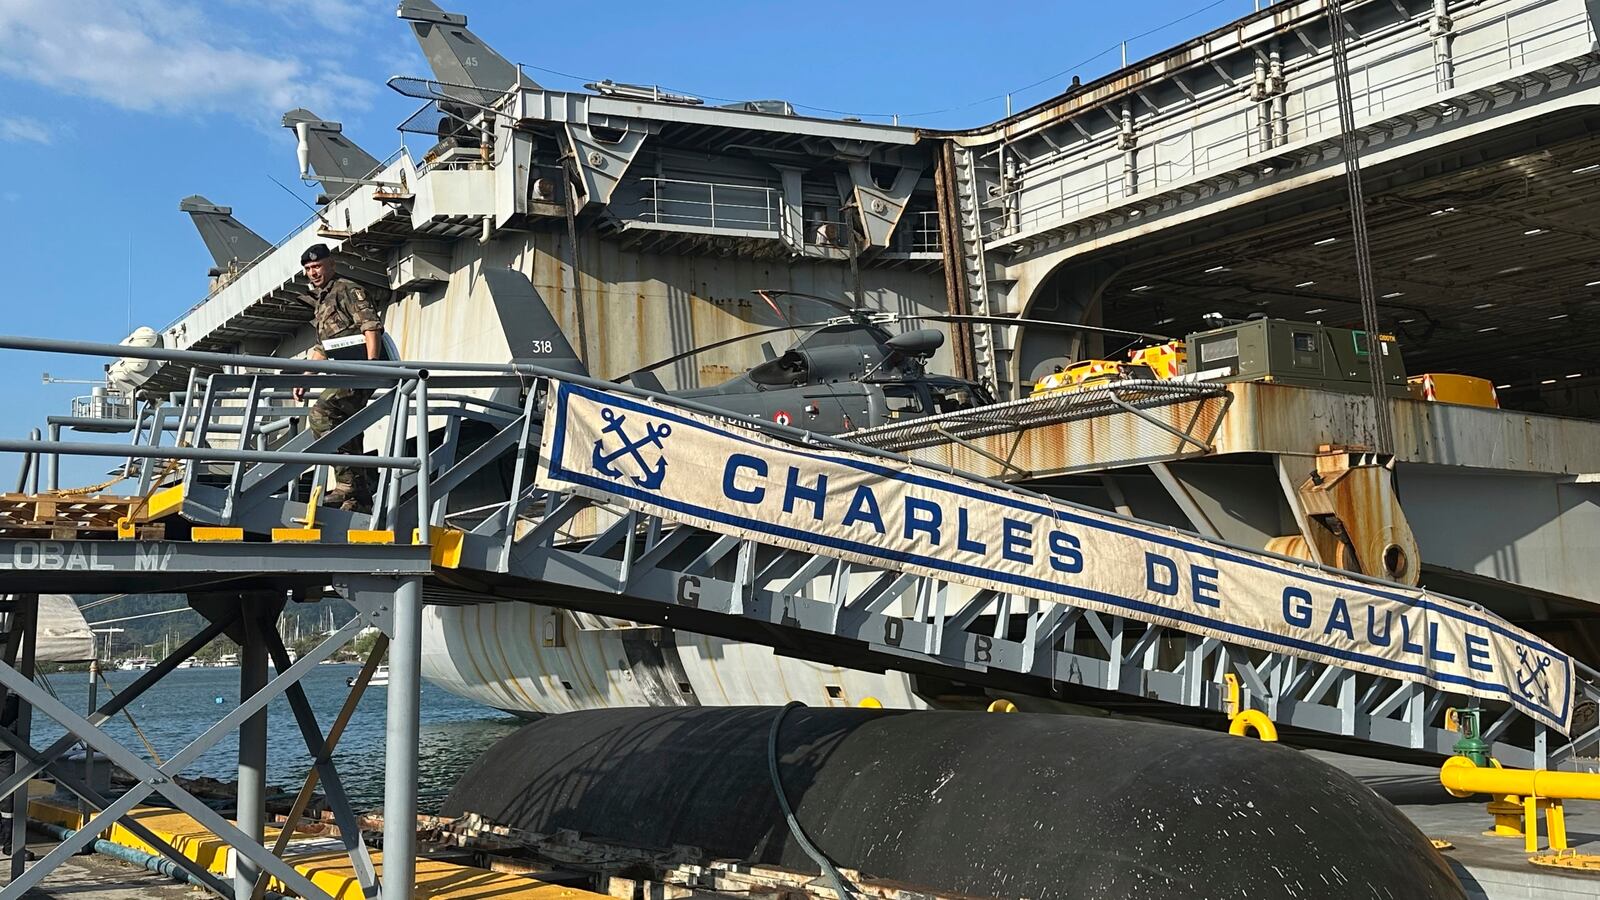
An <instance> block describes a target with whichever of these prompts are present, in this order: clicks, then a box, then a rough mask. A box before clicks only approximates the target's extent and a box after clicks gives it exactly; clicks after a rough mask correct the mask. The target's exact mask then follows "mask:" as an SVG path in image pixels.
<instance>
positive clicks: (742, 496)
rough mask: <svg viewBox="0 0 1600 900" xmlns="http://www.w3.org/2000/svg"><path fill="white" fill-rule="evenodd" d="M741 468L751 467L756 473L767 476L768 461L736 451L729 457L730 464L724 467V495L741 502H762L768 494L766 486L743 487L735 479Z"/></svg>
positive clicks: (763, 476)
mask: <svg viewBox="0 0 1600 900" xmlns="http://www.w3.org/2000/svg"><path fill="white" fill-rule="evenodd" d="M740 469H749V470H750V471H752V472H754V473H755V474H756V475H758V476H760V477H762V478H765V477H767V461H766V460H764V459H761V458H759V457H755V456H751V455H750V454H748V453H735V454H732V455H731V456H729V457H728V464H727V465H726V466H724V467H723V469H722V495H723V496H724V497H727V498H728V499H729V500H737V501H739V502H740V503H760V502H761V498H763V497H765V496H766V495H767V489H766V488H764V487H760V486H757V487H753V488H741V487H739V486H738V484H736V483H735V481H734V479H735V478H736V477H737V476H738V474H739V470H740Z"/></svg>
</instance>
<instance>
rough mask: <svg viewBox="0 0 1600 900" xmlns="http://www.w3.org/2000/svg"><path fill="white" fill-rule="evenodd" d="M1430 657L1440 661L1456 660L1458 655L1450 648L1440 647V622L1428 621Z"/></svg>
mask: <svg viewBox="0 0 1600 900" xmlns="http://www.w3.org/2000/svg"><path fill="white" fill-rule="evenodd" d="M1428 658H1429V659H1436V660H1438V661H1439V662H1455V661H1456V655H1455V654H1454V653H1452V652H1450V651H1449V650H1440V649H1439V623H1438V622H1429V623H1428Z"/></svg>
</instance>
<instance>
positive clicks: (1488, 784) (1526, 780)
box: [1439, 756, 1600, 800]
mask: <svg viewBox="0 0 1600 900" xmlns="http://www.w3.org/2000/svg"><path fill="white" fill-rule="evenodd" d="M1439 783H1440V784H1443V785H1444V789H1445V790H1447V791H1449V792H1450V793H1451V794H1453V795H1455V796H1457V797H1470V796H1472V795H1473V794H1516V795H1517V796H1519V797H1549V798H1553V799H1560V800H1600V774H1592V773H1588V772H1552V771H1550V770H1549V769H1502V768H1499V767H1498V765H1497V766H1495V767H1494V768H1479V767H1478V766H1476V765H1474V764H1473V762H1472V760H1470V759H1467V758H1466V757H1464V756H1452V757H1450V758H1449V759H1447V760H1445V761H1444V766H1443V767H1441V768H1440V769H1439Z"/></svg>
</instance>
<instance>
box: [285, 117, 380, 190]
mask: <svg viewBox="0 0 1600 900" xmlns="http://www.w3.org/2000/svg"><path fill="white" fill-rule="evenodd" d="M302 122H304V123H305V124H306V145H307V147H306V149H307V151H308V153H309V161H310V163H311V171H313V172H315V173H316V174H317V175H318V177H319V178H321V179H322V191H323V193H325V194H327V195H328V196H329V197H337V196H339V195H340V194H343V193H345V192H346V191H348V190H350V189H351V188H353V187H355V185H353V184H350V183H349V182H347V181H330V180H328V179H329V178H330V177H332V178H340V179H346V178H366V177H368V176H370V175H371V174H372V173H373V172H374V171H376V170H377V168H378V166H380V165H382V163H380V162H379V161H378V159H377V157H375V156H373V155H372V154H370V153H368V152H367V151H365V150H363V149H361V148H360V147H357V146H356V145H355V144H354V143H353V142H351V140H350V139H349V138H347V137H345V136H344V134H343V131H344V126H342V125H340V124H339V123H338V122H329V121H326V120H324V119H319V118H317V116H316V114H315V113H313V112H311V110H309V109H303V108H301V109H291V110H289V111H288V112H286V113H284V114H283V127H285V128H288V129H290V130H291V131H292V130H294V127H295V126H296V125H298V124H300V123H302Z"/></svg>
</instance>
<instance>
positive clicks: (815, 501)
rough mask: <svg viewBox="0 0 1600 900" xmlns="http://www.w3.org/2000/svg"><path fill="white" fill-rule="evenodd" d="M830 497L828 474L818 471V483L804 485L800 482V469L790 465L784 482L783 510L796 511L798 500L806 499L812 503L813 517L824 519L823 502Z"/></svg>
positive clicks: (787, 511) (818, 519) (819, 519)
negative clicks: (811, 485) (809, 485)
mask: <svg viewBox="0 0 1600 900" xmlns="http://www.w3.org/2000/svg"><path fill="white" fill-rule="evenodd" d="M827 499H828V476H826V475H823V474H821V473H818V475H817V483H816V485H815V486H814V487H803V486H802V485H801V484H800V470H799V469H797V468H795V467H794V466H790V467H789V474H788V476H787V477H785V478H784V482H783V511H784V512H786V513H792V512H794V506H795V501H796V500H805V501H808V502H809V503H810V504H811V518H813V519H816V520H817V521H819V522H820V521H822V509H823V504H824V503H826V502H827Z"/></svg>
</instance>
